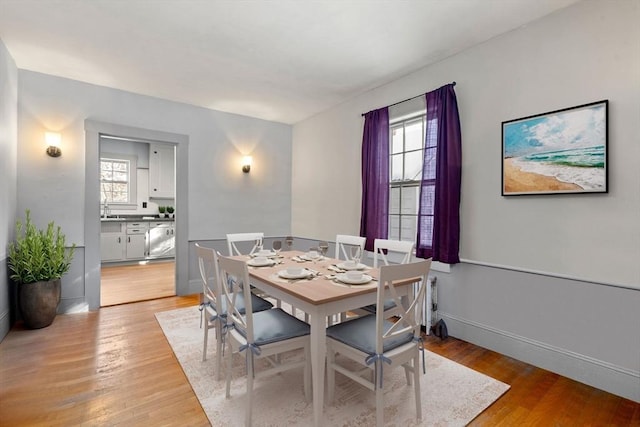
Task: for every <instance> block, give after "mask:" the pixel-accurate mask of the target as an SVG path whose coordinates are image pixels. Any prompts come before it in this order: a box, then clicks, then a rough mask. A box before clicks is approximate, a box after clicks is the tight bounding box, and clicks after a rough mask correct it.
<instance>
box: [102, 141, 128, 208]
mask: <svg viewBox="0 0 640 427" xmlns="http://www.w3.org/2000/svg"><path fill="white" fill-rule="evenodd" d="M136 173H137V158H136V156H127V155H124V154H107V153H103V154H102V155H101V157H100V200H101V201H102V203H103V204H107V205H110V206H113V205H116V208H117V209H135V208H136V205H137V200H136V187H137V185H136Z"/></svg>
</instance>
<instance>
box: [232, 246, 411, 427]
mask: <svg viewBox="0 0 640 427" xmlns="http://www.w3.org/2000/svg"><path fill="white" fill-rule="evenodd" d="M315 255H316V254H312V255H311V256H309V255H308V254H307V253H305V252H301V251H295V250H292V251H285V252H280V253H278V254H273V255H272V256H271V257H270V258H269V259H270V262H268V263H267V262H265V261H264V258H262V257H261V258H260V262H259V263H258V264H263V263H264V264H265V265H258V266H256V265H255V264H256V262H255V259H256V257H255V256H254V255H242V256H234V257H232V258H235V259H243V260H246V261H247V265H248V270H249V279H250V281H251V284H252V285H253V286H254V287H256V288H258V289H259V290H261V291H264V292H265V293H267V294H268V295H270V296H271V297H273V298H276V299H279V300H281V301H283V302H286V303H288V304H290V305H291V306H292V307H295V308H296V309H300V310H302V311H304V312H305V313H306V314H308V319H309V320H308V321H309V325H310V340H311V378H312V399H313V425H314V426H316V427H318V426H322V425H323V408H324V393H325V389H324V384H325V381H324V380H325V357H326V351H327V348H326V328H327V318H328V316H332V315H335V314H339V313H346V312H349V311H350V310H355V309H357V308H360V307H364V306H367V305H370V304H374V303H375V302H376V297H377V286H378V281H377V280H378V277H379V269H377V268H372V267H369V266H365V265H364V264H359V265H358V266H357V268H358V269H360V270H361V271H362V272H363V273H364V275H366V276H365V279H363V280H358V281H357V282H365V281H366V280H367V279H368V277H370V278H371V280H370V281H367V282H366V283H357V284H349V283H344V282H342V281H341V280H340V279H342V280H346V281H349V282H352V283H353V282H354V281H353V280H347V278H346V277H345V276H344V274H345V273H346V269H347V268H348V269H353V268H354V266H352V265H346V264H345V261H342V260H338V259H334V258H329V257H325V256H315ZM252 264H253V265H252ZM290 267H300V268H303V269H305V271H307V272H308V274H307V275H306V276H303V277H298V275H290V274H287V273H286V271H287V269H288V268H290ZM367 276H368V277H367ZM397 291H400V292H401V294H402V295H404V296H405V297H406V296H408V295H410V292H412V286H411V285H410V284H407V286H403V287H401V288H399V289H397Z"/></svg>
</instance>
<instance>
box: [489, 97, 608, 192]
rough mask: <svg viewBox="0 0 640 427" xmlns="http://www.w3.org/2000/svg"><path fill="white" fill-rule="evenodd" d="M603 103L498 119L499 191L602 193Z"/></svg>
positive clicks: (605, 119)
mask: <svg viewBox="0 0 640 427" xmlns="http://www.w3.org/2000/svg"><path fill="white" fill-rule="evenodd" d="M608 104H609V101H608V100H604V101H598V102H593V103H591V104H585V105H579V106H577V107H571V108H565V109H563V110H557V111H551V112H549V113H543V114H537V115H535V116H529V117H523V118H521V119H515V120H509V121H506V122H502V195H503V196H512V195H525V194H566V193H606V192H607V190H608V189H607V147H608V144H607V142H608V133H607V125H608V123H607V122H608V113H607V108H608Z"/></svg>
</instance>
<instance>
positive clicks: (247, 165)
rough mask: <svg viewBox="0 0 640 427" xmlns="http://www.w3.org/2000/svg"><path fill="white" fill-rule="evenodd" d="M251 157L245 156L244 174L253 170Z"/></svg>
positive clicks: (243, 163)
mask: <svg viewBox="0 0 640 427" xmlns="http://www.w3.org/2000/svg"><path fill="white" fill-rule="evenodd" d="M251 160H252V159H251V156H244V158H243V159H242V172H244V173H249V171H250V170H251Z"/></svg>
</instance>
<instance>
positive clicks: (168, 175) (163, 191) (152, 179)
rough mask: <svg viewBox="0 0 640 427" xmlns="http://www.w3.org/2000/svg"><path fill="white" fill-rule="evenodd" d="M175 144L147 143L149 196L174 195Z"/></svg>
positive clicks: (168, 196) (166, 196) (170, 196)
mask: <svg viewBox="0 0 640 427" xmlns="http://www.w3.org/2000/svg"><path fill="white" fill-rule="evenodd" d="M175 159H176V155H175V146H174V145H171V144H149V197H150V198H154V197H156V198H168V199H172V198H174V197H175V192H176V167H175V164H176V162H175Z"/></svg>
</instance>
